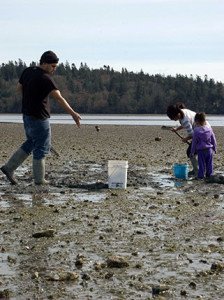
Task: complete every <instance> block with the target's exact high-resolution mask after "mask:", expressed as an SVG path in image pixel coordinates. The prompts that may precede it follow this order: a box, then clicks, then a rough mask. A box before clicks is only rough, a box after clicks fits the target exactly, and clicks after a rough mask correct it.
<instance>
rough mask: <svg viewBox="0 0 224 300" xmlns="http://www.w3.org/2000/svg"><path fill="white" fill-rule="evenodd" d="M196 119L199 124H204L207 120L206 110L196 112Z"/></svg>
mask: <svg viewBox="0 0 224 300" xmlns="http://www.w3.org/2000/svg"><path fill="white" fill-rule="evenodd" d="M194 121H195V122H198V123H199V124H201V125H203V124H204V123H205V121H206V115H205V113H204V112H198V113H196V115H195V117H194Z"/></svg>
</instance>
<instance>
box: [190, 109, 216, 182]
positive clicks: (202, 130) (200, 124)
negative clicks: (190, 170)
mask: <svg viewBox="0 0 224 300" xmlns="http://www.w3.org/2000/svg"><path fill="white" fill-rule="evenodd" d="M194 120H195V128H194V132H193V138H192V146H191V155H194V154H195V153H197V154H198V176H197V178H198V179H203V178H204V176H206V177H209V176H211V175H213V151H214V152H216V147H217V143H216V138H215V134H214V132H213V130H212V128H211V126H210V125H208V123H206V118H205V113H203V112H200V113H197V114H196V115H195V119H194Z"/></svg>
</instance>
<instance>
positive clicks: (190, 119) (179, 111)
mask: <svg viewBox="0 0 224 300" xmlns="http://www.w3.org/2000/svg"><path fill="white" fill-rule="evenodd" d="M195 115H196V112H194V111H192V110H190V109H187V108H186V107H185V105H184V104H183V103H180V102H178V103H176V104H175V105H170V106H168V107H167V116H168V117H169V118H170V119H171V120H174V121H179V122H180V126H179V127H177V128H172V131H179V130H182V129H185V131H186V132H187V136H186V137H184V138H182V141H183V142H184V143H186V142H188V141H190V144H189V146H188V148H187V157H188V158H189V159H190V161H191V164H192V167H193V170H192V171H190V172H189V173H188V176H197V174H198V161H197V157H196V155H193V156H191V140H192V136H193V129H194V118H195Z"/></svg>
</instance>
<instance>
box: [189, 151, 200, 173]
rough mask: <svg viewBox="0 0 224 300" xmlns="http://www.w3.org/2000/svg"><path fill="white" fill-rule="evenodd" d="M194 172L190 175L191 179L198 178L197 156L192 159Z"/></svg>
mask: <svg viewBox="0 0 224 300" xmlns="http://www.w3.org/2000/svg"><path fill="white" fill-rule="evenodd" d="M190 160H191V164H192V167H193V170H192V171H190V172H189V173H188V176H189V177H193V176H195V177H197V176H198V161H197V158H196V156H193V157H191V158H190Z"/></svg>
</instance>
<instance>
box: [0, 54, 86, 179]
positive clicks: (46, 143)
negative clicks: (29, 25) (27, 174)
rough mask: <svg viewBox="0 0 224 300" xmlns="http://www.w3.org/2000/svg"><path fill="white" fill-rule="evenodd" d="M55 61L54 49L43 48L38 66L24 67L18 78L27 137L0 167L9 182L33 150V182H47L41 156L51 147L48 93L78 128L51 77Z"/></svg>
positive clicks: (73, 112) (56, 59)
mask: <svg viewBox="0 0 224 300" xmlns="http://www.w3.org/2000/svg"><path fill="white" fill-rule="evenodd" d="M58 61H59V59H58V57H57V55H56V54H55V53H54V52H52V51H46V52H44V53H43V54H42V56H41V59H40V65H39V66H38V67H29V68H26V69H25V70H24V71H23V73H22V75H21V77H20V79H19V82H18V86H17V87H18V90H20V91H21V93H22V113H23V123H24V129H25V133H26V138H27V139H26V141H25V142H24V143H23V144H22V145H21V147H20V148H19V149H18V150H17V151H16V152H15V153H14V154H13V155H12V157H11V158H10V159H9V160H8V162H7V163H6V164H5V165H4V166H2V167H1V171H2V172H3V173H4V174H5V175H6V176H7V178H8V180H9V181H10V182H11V183H12V184H16V183H17V181H16V179H15V178H14V171H15V170H16V169H17V168H18V167H19V166H20V165H21V164H22V163H23V161H24V160H25V159H26V158H27V157H28V156H29V155H30V154H31V153H33V176H34V183H35V184H38V185H40V184H47V183H48V182H47V181H46V180H45V156H46V154H48V153H49V150H50V147H51V128H50V123H49V118H50V104H49V96H50V97H52V98H53V99H55V100H57V102H58V103H59V105H61V106H62V107H63V108H64V110H65V111H66V112H67V113H69V114H70V115H71V116H72V118H73V119H74V121H75V123H76V124H77V126H78V127H80V120H81V117H80V115H79V114H78V113H77V112H75V111H74V110H73V109H72V108H71V106H70V105H69V104H68V102H67V101H66V100H65V98H64V97H63V96H62V95H61V93H60V91H59V90H58V88H57V86H56V84H55V82H54V80H53V78H52V77H51V75H52V74H53V73H54V71H55V69H56V67H57V63H58Z"/></svg>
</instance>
